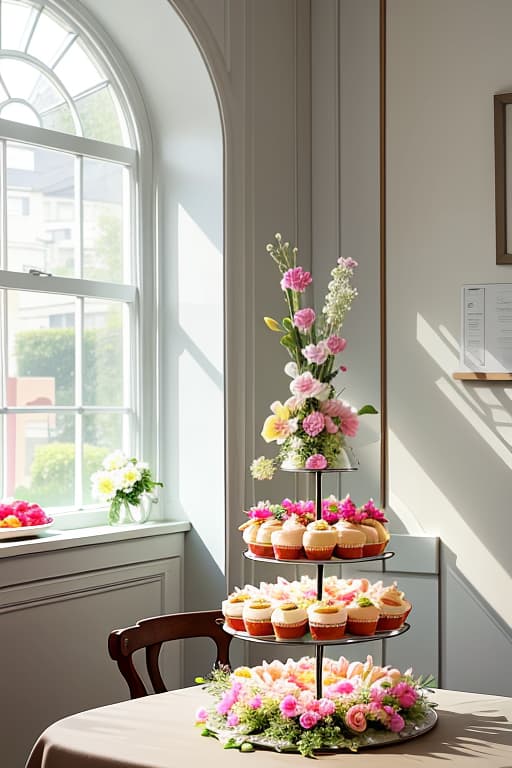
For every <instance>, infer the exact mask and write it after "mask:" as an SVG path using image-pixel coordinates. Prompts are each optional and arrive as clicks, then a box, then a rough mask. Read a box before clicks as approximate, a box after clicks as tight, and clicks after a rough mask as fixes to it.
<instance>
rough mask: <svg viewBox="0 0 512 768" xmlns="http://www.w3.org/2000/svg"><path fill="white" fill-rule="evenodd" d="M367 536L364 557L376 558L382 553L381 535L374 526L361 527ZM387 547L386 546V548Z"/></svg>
mask: <svg viewBox="0 0 512 768" xmlns="http://www.w3.org/2000/svg"><path fill="white" fill-rule="evenodd" d="M359 528H360V529H361V531H362V532H363V533H364V536H365V543H364V544H363V557H375V555H380V553H381V552H382V549H383V547H382V543H381V542H380V541H379V533H378V531H377V529H376V528H374V527H373V526H372V525H364V523H363V524H362V525H360V526H359ZM385 546H386V545H385V544H384V547H385Z"/></svg>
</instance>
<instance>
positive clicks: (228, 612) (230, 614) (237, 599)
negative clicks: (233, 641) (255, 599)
mask: <svg viewBox="0 0 512 768" xmlns="http://www.w3.org/2000/svg"><path fill="white" fill-rule="evenodd" d="M250 599H251V596H250V595H249V594H248V593H247V592H232V593H231V594H230V595H229V596H228V598H227V599H226V600H223V601H222V613H223V614H224V618H225V620H226V624H227V626H228V627H231V629H234V630H235V631H236V632H245V623H244V619H243V609H244V605H245V603H246V602H247V600H250Z"/></svg>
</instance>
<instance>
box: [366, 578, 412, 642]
mask: <svg viewBox="0 0 512 768" xmlns="http://www.w3.org/2000/svg"><path fill="white" fill-rule="evenodd" d="M375 588H376V589H375ZM374 589H375V591H374V601H375V603H376V605H377V607H378V608H379V610H380V615H379V621H378V623H377V632H382V631H384V630H388V629H400V627H401V626H402V624H403V623H404V621H405V619H406V618H407V616H408V615H409V612H410V610H411V607H412V606H411V604H410V602H409V601H408V600H405V599H404V593H403V592H400V590H399V589H398V588H397V584H396V581H395V582H394V583H393V584H392V585H391V586H390V587H383V586H382V583H381V582H380V583H378V584H375V585H374Z"/></svg>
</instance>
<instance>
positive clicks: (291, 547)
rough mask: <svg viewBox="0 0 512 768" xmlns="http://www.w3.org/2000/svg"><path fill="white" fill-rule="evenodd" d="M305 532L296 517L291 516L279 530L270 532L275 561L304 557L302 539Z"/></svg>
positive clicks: (303, 526)
mask: <svg viewBox="0 0 512 768" xmlns="http://www.w3.org/2000/svg"><path fill="white" fill-rule="evenodd" d="M305 530H306V526H305V525H303V523H301V522H300V520H299V518H298V517H297V515H292V516H291V517H290V518H288V520H285V522H284V523H283V525H282V527H281V528H278V529H277V530H274V531H273V532H272V535H271V541H272V547H273V550H274V557H275V558H276V560H298V559H299V558H301V557H303V556H304V549H303V547H302V538H303V536H304V532H305Z"/></svg>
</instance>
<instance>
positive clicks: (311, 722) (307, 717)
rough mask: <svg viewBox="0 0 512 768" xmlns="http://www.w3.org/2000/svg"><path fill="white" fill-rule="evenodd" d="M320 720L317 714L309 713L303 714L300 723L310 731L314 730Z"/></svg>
mask: <svg viewBox="0 0 512 768" xmlns="http://www.w3.org/2000/svg"><path fill="white" fill-rule="evenodd" d="M319 719H320V717H319V716H318V715H317V713H316V712H311V711H308V712H303V713H302V715H301V716H300V717H299V723H300V725H301V727H302V728H304V729H305V730H308V729H309V728H314V727H315V725H316V724H317V723H318V721H319Z"/></svg>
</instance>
